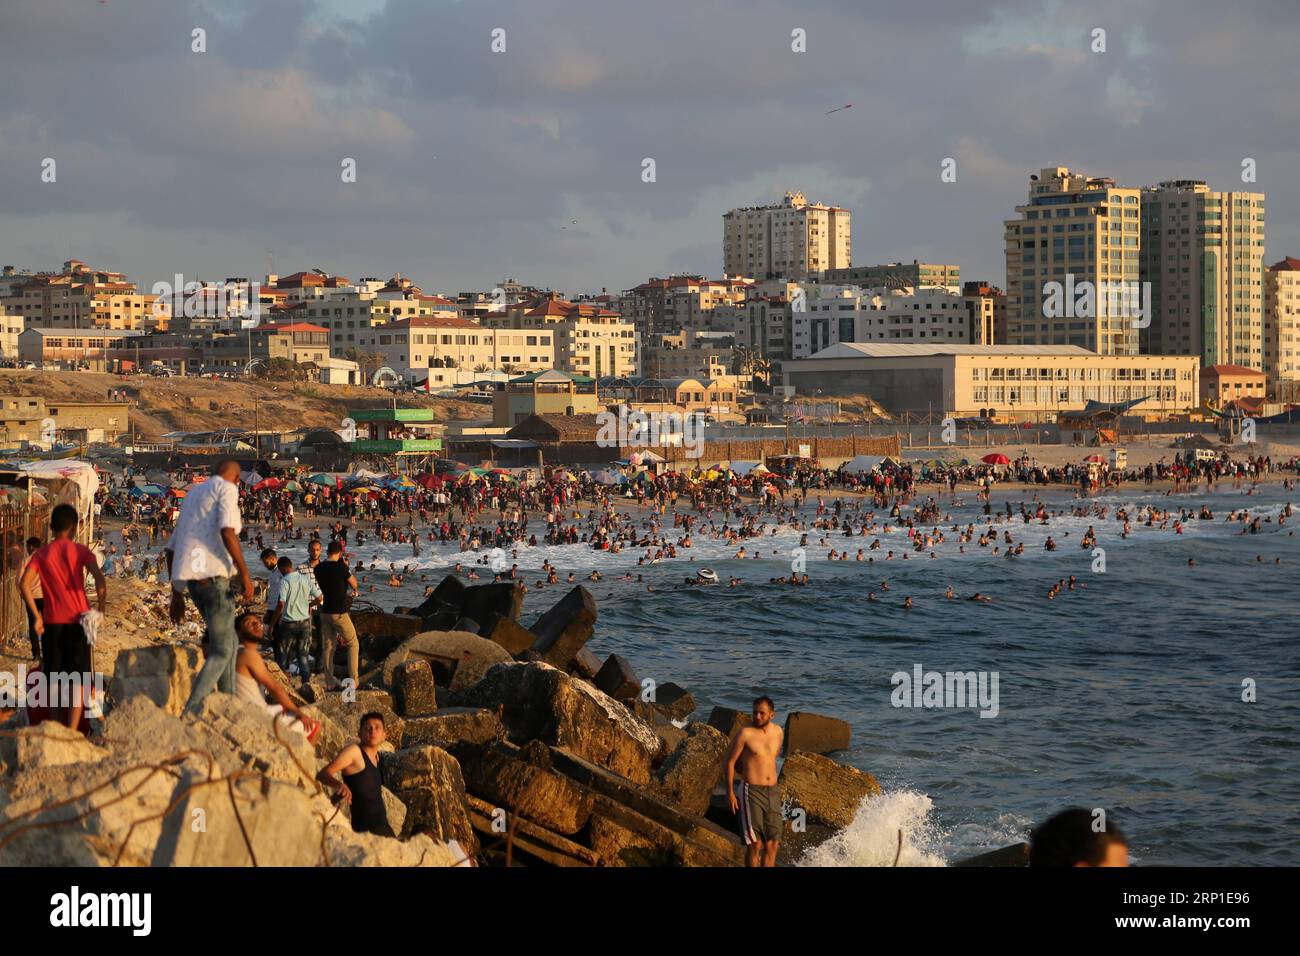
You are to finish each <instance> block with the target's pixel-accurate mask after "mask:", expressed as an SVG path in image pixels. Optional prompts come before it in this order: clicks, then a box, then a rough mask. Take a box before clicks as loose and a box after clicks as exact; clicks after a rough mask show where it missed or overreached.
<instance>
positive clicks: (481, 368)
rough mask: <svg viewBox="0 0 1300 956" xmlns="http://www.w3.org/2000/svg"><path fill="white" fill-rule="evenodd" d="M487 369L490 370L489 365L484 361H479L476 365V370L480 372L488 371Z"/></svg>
mask: <svg viewBox="0 0 1300 956" xmlns="http://www.w3.org/2000/svg"><path fill="white" fill-rule="evenodd" d="M487 370H488V367H487V366H486V365H484V364H483V363H482V362H479V363H478V364H477V365H475V366H474V371H475V372H478V373H480V374H482V373H483V372H486V371H487Z"/></svg>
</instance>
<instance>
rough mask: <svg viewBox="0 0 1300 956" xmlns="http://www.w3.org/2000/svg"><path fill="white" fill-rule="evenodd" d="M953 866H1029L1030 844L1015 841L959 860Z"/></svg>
mask: <svg viewBox="0 0 1300 956" xmlns="http://www.w3.org/2000/svg"><path fill="white" fill-rule="evenodd" d="M952 865H953V866H1028V865H1029V844H1028V843H1013V844H1011V846H1004V847H1000V848H998V849H996V850H989V851H988V852H987V853H980V854H977V855H975V856H970V857H967V858H966V859H964V860H958V861H957V862H956V863H954V864H952Z"/></svg>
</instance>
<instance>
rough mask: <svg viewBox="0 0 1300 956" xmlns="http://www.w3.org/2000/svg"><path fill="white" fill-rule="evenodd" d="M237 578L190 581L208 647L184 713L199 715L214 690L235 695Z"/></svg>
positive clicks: (192, 595)
mask: <svg viewBox="0 0 1300 956" xmlns="http://www.w3.org/2000/svg"><path fill="white" fill-rule="evenodd" d="M236 583H237V580H236V579H235V578H210V579H209V580H207V581H204V582H198V581H190V582H189V585H188V587H189V590H190V597H192V598H193V599H194V606H195V607H197V608H198V609H199V614H201V615H203V623H204V625H206V627H207V630H208V646H207V647H206V648H205V649H204V661H203V669H202V670H201V671H199V676H198V677H197V678H195V680H194V688H193V689H192V690H191V691H190V699H189V700H188V701H187V702H186V704H185V712H186V713H189V714H197V713H198V712H199V708H200V707H202V706H203V699H204V698H205V697H207V696H208V694H210V693H212V689H213V688H214V687H215V688H216V689H218V690H220V691H221V692H222V693H223V694H233V693H234V692H235V651H236V650H237V648H238V646H239V643H238V641H237V639H236V637H235V592H234V591H233V590H232V588H234V587H235V585H236Z"/></svg>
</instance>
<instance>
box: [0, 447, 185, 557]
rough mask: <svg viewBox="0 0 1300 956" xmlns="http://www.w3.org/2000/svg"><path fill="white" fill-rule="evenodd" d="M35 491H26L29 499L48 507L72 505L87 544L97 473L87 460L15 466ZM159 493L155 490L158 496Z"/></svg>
mask: <svg viewBox="0 0 1300 956" xmlns="http://www.w3.org/2000/svg"><path fill="white" fill-rule="evenodd" d="M18 470H19V471H20V472H22V474H24V475H25V476H27V477H28V478H29V479H31V481H32V482H33V484H35V485H39V486H40V487H39V489H37V488H29V490H30V491H31V492H32V495H31V496H30V497H31V498H35V497H36V495H38V494H39V495H40V497H42V498H44V499H45V500H46V501H47V502H49V504H50V505H51V506H54V505H72V507H74V508H76V509H77V514H78V515H79V516H80V518H81V530H80V534H81V535H83V536H84V537H85V540H86V541H87V542H89V541H90V539H91V536H92V535H93V534H94V530H95V528H94V518H95V509H94V507H93V506H94V502H95V492H96V491H97V490H98V489H99V474H98V473H97V472H96V471H95V466H94V465H92V464H91V463H90V462H88V461H81V460H79V459H67V460H64V461H28V462H24V463H23V464H21V465H19V466H18ZM162 493H163V491H162V489H161V488H159V489H158V494H159V495H161V494H162Z"/></svg>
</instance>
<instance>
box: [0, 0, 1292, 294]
mask: <svg viewBox="0 0 1300 956" xmlns="http://www.w3.org/2000/svg"><path fill="white" fill-rule="evenodd" d="M1298 27H1300V4H1298V3H1296V2H1295V0H1254V2H1251V0H1245V2H1242V3H1238V4H1231V5H1230V4H1224V3H1221V2H1207V0H1167V2H1166V0H1148V2H1142V0H1115V2H1070V3H1065V2H1058V0H1007V2H1002V3H981V2H978V0H911V2H907V3H897V2H893V3H874V2H868V0H779V2H778V0H655V2H652V3H650V2H641V0H637V2H632V0H465V2H459V0H106V2H101V0H5V2H4V4H3V6H2V7H0V88H2V89H3V90H4V91H5V95H4V96H3V97H0V264H4V265H14V266H17V267H18V268H20V269H22V268H28V269H32V270H37V271H39V270H57V269H58V268H59V267H60V265H61V264H62V262H63V261H64V260H66V259H69V258H78V259H81V260H83V261H85V262H87V263H89V264H90V265H92V266H94V267H97V268H102V269H109V270H115V271H122V272H126V273H127V274H128V275H129V276H130V277H131V278H133V279H134V280H136V281H137V282H139V283H140V284H141V286H142V287H145V288H148V287H149V286H151V285H152V284H153V283H154V282H155V281H159V280H164V279H167V280H169V279H171V277H172V276H173V275H174V274H175V273H181V274H183V275H184V276H185V277H186V279H187V281H188V280H190V279H193V278H203V279H220V278H223V277H226V276H248V277H261V276H262V275H264V274H265V273H266V272H267V271H271V269H272V267H273V268H274V271H276V272H278V273H280V274H287V273H290V272H294V271H297V270H300V269H312V268H319V269H322V270H324V271H326V272H328V273H331V274H341V275H345V276H347V277H349V278H350V279H354V280H355V279H359V278H361V277H366V276H376V277H380V278H387V277H388V276H390V275H392V274H394V273H398V272H400V273H401V274H403V275H407V276H409V277H411V278H412V279H413V280H414V281H415V282H416V283H417V284H419V285H420V286H422V287H423V288H424V289H425V290H426V291H429V292H434V291H436V292H441V293H444V294H455V293H457V292H460V291H468V290H474V289H490V288H492V287H493V286H495V285H497V284H498V283H499V282H500V281H501V280H502V279H503V278H506V277H510V278H514V279H516V280H518V281H520V282H523V283H525V284H529V285H536V286H540V287H547V288H556V289H560V290H563V291H566V292H569V293H577V292H584V291H590V292H599V291H600V290H601V289H608V290H609V291H610V292H617V291H620V290H622V289H626V288H630V287H631V286H633V285H636V284H637V283H639V282H642V281H644V280H645V279H647V278H649V277H650V276H664V275H667V274H669V273H671V272H693V273H704V274H707V275H710V276H719V275H721V272H722V219H721V217H722V214H723V213H724V212H725V211H726V210H728V209H731V208H734V207H736V206H743V205H759V204H767V203H772V202H778V201H779V200H780V198H781V196H782V195H783V194H784V193H785V192H786V191H787V190H802V191H803V192H804V193H805V194H806V195H807V196H808V198H809V200H811V201H814V202H825V203H830V204H835V205H840V206H845V207H847V208H848V209H849V210H851V212H852V214H853V237H852V241H853V261H854V263H856V264H860V265H867V264H874V263H880V262H889V261H905V262H908V261H911V260H912V259H920V260H922V261H933V262H945V263H957V264H958V265H960V267H961V271H962V276H963V278H966V279H986V280H990V281H993V282H994V283H996V284H998V285H1001V284H1003V282H1004V280H1005V265H1004V261H1003V253H1002V249H1003V233H1002V222H1003V220H1005V219H1007V218H1010V217H1012V216H1014V208H1015V206H1016V205H1017V204H1018V203H1023V202H1024V201H1025V194H1026V190H1027V188H1028V177H1029V175H1030V174H1031V173H1036V172H1037V171H1038V170H1039V169H1040V168H1041V167H1045V166H1056V165H1065V166H1069V167H1071V168H1072V169H1078V170H1082V171H1083V172H1085V173H1087V174H1088V175H1093V176H1110V177H1113V178H1114V179H1115V180H1116V181H1117V182H1118V183H1120V184H1121V185H1126V186H1142V185H1150V184H1154V183H1156V182H1159V181H1161V180H1166V179H1203V180H1206V181H1208V182H1209V184H1210V186H1211V187H1212V188H1216V189H1224V190H1226V189H1253V190H1260V191H1263V192H1265V193H1267V195H1268V204H1267V237H1266V238H1267V248H1266V260H1267V261H1268V262H1273V261H1276V260H1277V259H1280V258H1282V257H1283V256H1285V255H1297V256H1300V188H1298V187H1300V136H1298V135H1297V132H1300V95H1298V90H1300V84H1298V83H1297V80H1300V57H1297V53H1296V51H1297V49H1298V45H1297V39H1300V32H1298V30H1297V28H1298ZM196 29H201V30H203V31H204V34H203V37H202V39H203V44H202V45H203V46H204V47H205V49H204V50H203V51H202V52H196V51H195V50H194V46H195V45H196V41H195V39H194V31H195V30H196ZM1097 30H1104V31H1105V33H1104V44H1105V48H1104V51H1102V50H1094V49H1093V48H1094V46H1097V45H1098V40H1097V39H1096V38H1095V36H1096V35H1095V33H1094V31H1097ZM494 31H504V32H503V33H496V34H494ZM794 31H803V33H802V35H803V36H804V37H805V38H806V39H805V42H804V46H805V51H804V52H796V51H795V50H794V49H793V48H792V47H793V46H794V45H796V42H795V39H794ZM494 35H495V37H496V38H497V39H496V40H495V45H496V47H497V48H498V49H500V48H501V46H502V45H504V50H502V51H501V52H496V51H494V49H493V46H494ZM845 104H852V108H850V109H839V110H838V111H836V112H828V111H830V110H834V109H836V108H837V107H842V106H844V105H845ZM949 158H951V159H953V160H955V172H956V176H955V181H952V182H945V181H943V180H942V179H941V176H940V173H941V170H942V168H943V163H944V160H945V159H949ZM49 159H52V160H53V161H54V166H53V174H54V181H53V182H46V181H44V180H43V172H44V175H45V177H46V178H48V177H49V172H48V170H49V165H48V163H46V160H49ZM646 159H652V160H653V161H654V168H653V172H654V176H653V181H651V182H647V181H645V176H644V169H645V162H644V161H645V160H646ZM1247 159H1250V160H1253V161H1254V163H1253V165H1254V169H1255V175H1256V181H1255V182H1253V183H1243V182H1242V164H1243V161H1245V160H1247ZM345 160H353V161H354V162H355V170H356V176H355V182H344V181H343V175H342V173H343V164H344V162H345Z"/></svg>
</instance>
